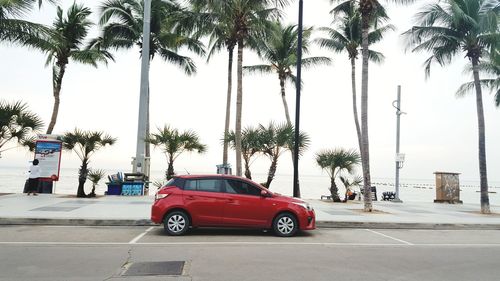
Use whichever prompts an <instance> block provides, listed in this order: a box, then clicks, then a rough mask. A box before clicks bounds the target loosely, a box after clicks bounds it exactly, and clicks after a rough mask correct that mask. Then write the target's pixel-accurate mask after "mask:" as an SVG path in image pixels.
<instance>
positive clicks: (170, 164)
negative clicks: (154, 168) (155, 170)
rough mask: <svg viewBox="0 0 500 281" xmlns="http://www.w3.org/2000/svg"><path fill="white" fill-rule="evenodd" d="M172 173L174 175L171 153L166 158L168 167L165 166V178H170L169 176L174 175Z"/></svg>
mask: <svg viewBox="0 0 500 281" xmlns="http://www.w3.org/2000/svg"><path fill="white" fill-rule="evenodd" d="M174 175H175V172H174V158H173V157H172V155H170V156H169V158H168V168H167V173H166V175H165V177H166V178H167V180H170V179H171V178H173V177H174Z"/></svg>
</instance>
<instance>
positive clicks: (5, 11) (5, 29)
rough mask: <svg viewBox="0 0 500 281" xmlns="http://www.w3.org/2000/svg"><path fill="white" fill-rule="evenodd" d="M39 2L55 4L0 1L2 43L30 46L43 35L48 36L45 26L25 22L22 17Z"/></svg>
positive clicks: (48, 0) (28, 0)
mask: <svg viewBox="0 0 500 281" xmlns="http://www.w3.org/2000/svg"><path fill="white" fill-rule="evenodd" d="M37 2H38V6H39V7H41V5H42V3H43V2H49V3H55V2H56V1H53V0H44V1H42V0H9V1H0V42H2V41H6V42H10V43H16V44H21V45H28V46H30V45H31V44H33V43H34V42H36V41H37V38H39V36H40V35H41V34H43V35H47V34H48V31H49V29H48V28H46V27H45V26H43V25H41V24H37V23H33V22H29V21H26V20H23V19H22V17H23V16H25V15H26V14H27V13H29V12H31V11H32V10H33V7H34V6H35V4H36V3H37Z"/></svg>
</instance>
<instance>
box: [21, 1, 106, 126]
mask: <svg viewBox="0 0 500 281" xmlns="http://www.w3.org/2000/svg"><path fill="white" fill-rule="evenodd" d="M91 13H92V12H91V10H90V9H89V8H87V7H84V6H83V5H80V4H76V3H74V4H73V5H71V6H70V7H69V9H68V11H67V14H66V15H64V14H63V10H62V9H61V7H57V17H56V20H55V21H54V23H53V25H52V27H51V28H50V33H49V36H44V37H42V38H37V40H36V42H30V44H31V43H33V44H31V46H32V47H34V48H36V49H39V50H41V51H42V52H44V53H46V54H47V60H46V65H50V64H52V84H53V94H54V107H53V110H52V117H51V119H50V123H49V126H48V128H47V134H51V133H52V131H53V130H54V126H55V125H56V121H57V116H58V113H59V104H60V94H61V88H62V81H63V78H64V74H65V73H66V67H67V65H68V64H69V62H70V60H72V61H74V62H79V63H83V64H89V65H92V66H94V67H97V64H98V63H99V62H102V63H107V62H108V60H113V57H112V56H111V54H109V53H108V52H106V51H103V50H100V49H97V48H91V49H82V46H83V44H84V41H85V38H86V37H87V34H88V32H89V30H90V28H91V27H92V25H93V24H92V22H91V21H90V20H89V17H90V14H91Z"/></svg>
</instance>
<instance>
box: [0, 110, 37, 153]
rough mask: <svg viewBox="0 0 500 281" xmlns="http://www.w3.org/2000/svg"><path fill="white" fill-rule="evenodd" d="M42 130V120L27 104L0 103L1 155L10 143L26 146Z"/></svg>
mask: <svg viewBox="0 0 500 281" xmlns="http://www.w3.org/2000/svg"><path fill="white" fill-rule="evenodd" d="M42 128H43V121H42V119H41V118H40V117H39V116H38V115H37V114H35V113H33V112H31V111H30V110H29V109H28V105H27V104H26V103H23V102H20V101H18V102H14V103H8V102H5V101H0V155H1V153H2V152H3V151H5V150H7V149H8V148H5V145H6V144H7V143H8V142H10V141H14V140H15V141H17V143H18V144H19V145H26V144H27V142H30V141H31V139H32V138H33V137H34V136H33V135H34V134H36V133H39V132H40V131H41V129H42Z"/></svg>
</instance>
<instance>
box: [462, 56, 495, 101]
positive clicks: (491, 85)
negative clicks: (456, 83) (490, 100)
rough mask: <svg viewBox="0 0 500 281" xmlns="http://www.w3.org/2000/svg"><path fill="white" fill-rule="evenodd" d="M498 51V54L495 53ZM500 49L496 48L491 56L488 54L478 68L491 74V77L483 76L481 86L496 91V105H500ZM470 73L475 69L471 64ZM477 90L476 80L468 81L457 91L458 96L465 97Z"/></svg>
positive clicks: (468, 70)
mask: <svg viewBox="0 0 500 281" xmlns="http://www.w3.org/2000/svg"><path fill="white" fill-rule="evenodd" d="M495 52H496V54H494V53H495ZM499 52H500V51H498V50H496V51H494V52H493V53H491V54H490V55H489V56H486V57H485V58H484V60H482V61H480V62H479V64H478V66H477V68H478V70H479V73H480V74H482V75H483V74H484V75H486V76H489V77H490V78H482V79H480V80H479V82H480V84H481V87H483V88H484V89H489V90H491V92H494V95H495V97H494V101H495V105H496V107H500V54H499ZM466 71H467V72H468V73H471V72H472V71H473V69H472V67H471V66H470V65H469V66H468V67H467V68H466ZM474 90H475V82H474V81H471V82H467V83H465V84H463V85H461V86H460V88H459V89H458V90H457V92H456V96H457V97H463V96H465V95H467V94H469V93H471V92H474Z"/></svg>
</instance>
